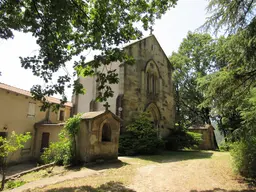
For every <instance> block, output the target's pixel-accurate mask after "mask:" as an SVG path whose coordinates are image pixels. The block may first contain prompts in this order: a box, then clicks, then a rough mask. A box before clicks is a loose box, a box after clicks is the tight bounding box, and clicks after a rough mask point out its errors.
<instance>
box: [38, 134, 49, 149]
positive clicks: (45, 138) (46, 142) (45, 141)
mask: <svg viewBox="0 0 256 192" xmlns="http://www.w3.org/2000/svg"><path fill="white" fill-rule="evenodd" d="M49 138H50V133H47V132H43V134H42V142H41V149H40V152H44V149H45V148H48V147H49Z"/></svg>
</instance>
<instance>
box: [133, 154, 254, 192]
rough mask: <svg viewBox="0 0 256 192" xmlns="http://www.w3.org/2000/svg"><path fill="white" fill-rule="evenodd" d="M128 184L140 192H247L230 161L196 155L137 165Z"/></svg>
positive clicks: (246, 187)
mask: <svg viewBox="0 0 256 192" xmlns="http://www.w3.org/2000/svg"><path fill="white" fill-rule="evenodd" d="M129 188H131V189H133V190H135V191H138V192H183V191H184V192H212V191H218V192H242V191H244V192H246V191H248V192H249V191H254V190H255V191H256V189H254V190H253V189H250V190H248V186H247V185H246V184H244V183H241V182H240V183H239V182H238V178H236V177H235V176H234V174H233V173H232V171H231V167H230V163H226V162H219V163H216V162H215V161H212V160H211V159H197V160H188V161H180V162H172V163H161V164H157V165H155V164H154V165H148V166H145V167H141V168H139V169H138V172H137V175H136V176H135V177H134V182H133V184H131V185H130V186H129Z"/></svg>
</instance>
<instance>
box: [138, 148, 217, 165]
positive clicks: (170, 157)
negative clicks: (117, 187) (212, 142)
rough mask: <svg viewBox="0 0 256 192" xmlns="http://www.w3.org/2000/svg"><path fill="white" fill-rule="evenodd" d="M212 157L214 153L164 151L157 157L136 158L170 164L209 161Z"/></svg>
mask: <svg viewBox="0 0 256 192" xmlns="http://www.w3.org/2000/svg"><path fill="white" fill-rule="evenodd" d="M212 155H213V152H210V151H164V152H161V153H160V154H157V155H144V156H136V158H139V159H143V160H148V161H153V162H157V163H168V162H176V161H184V160H190V159H207V158H211V157H212Z"/></svg>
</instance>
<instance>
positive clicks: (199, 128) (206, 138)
mask: <svg viewBox="0 0 256 192" xmlns="http://www.w3.org/2000/svg"><path fill="white" fill-rule="evenodd" d="M188 130H189V131H191V132H194V133H201V134H202V139H203V141H202V143H201V144H200V145H199V149H202V150H216V149H218V145H217V141H216V138H215V134H214V127H213V126H212V125H209V124H206V125H195V126H192V127H189V128H188Z"/></svg>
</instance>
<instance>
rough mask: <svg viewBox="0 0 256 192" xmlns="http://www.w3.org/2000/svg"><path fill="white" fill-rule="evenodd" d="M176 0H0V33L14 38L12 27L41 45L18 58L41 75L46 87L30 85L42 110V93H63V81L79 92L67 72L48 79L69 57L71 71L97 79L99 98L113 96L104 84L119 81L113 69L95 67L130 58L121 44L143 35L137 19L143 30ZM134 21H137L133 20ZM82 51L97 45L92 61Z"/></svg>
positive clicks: (64, 97) (75, 91)
mask: <svg viewBox="0 0 256 192" xmlns="http://www.w3.org/2000/svg"><path fill="white" fill-rule="evenodd" d="M176 3H177V0H153V1H147V0H140V1H137V0H96V1H95V0H88V1H83V0H54V1H53V0H1V1H0V6H1V10H0V25H1V29H0V38H3V39H8V38H13V37H14V34H13V30H16V31H21V32H24V33H31V34H32V35H33V36H34V37H35V38H36V39H37V40H36V41H37V44H38V45H39V46H40V50H39V53H38V55H34V56H29V57H25V58H20V59H21V63H22V67H24V68H25V69H30V70H31V71H32V73H33V74H34V75H35V76H38V77H40V78H42V79H43V80H44V81H45V83H47V86H46V87H45V88H43V87H41V86H40V85H35V86H33V88H32V89H31V92H32V94H33V95H34V97H35V98H36V99H39V100H43V101H44V105H43V109H44V108H46V107H49V104H48V103H47V102H46V98H45V97H44V96H52V95H53V94H60V95H62V103H64V102H65V101H66V100H67V98H66V95H65V86H69V87H71V86H72V85H73V93H74V94H79V93H84V90H83V87H82V85H81V84H80V83H79V82H78V81H76V80H75V81H74V82H73V84H72V82H71V76H70V75H68V74H67V75H63V76H59V77H58V78H57V82H56V83H54V84H50V83H49V82H51V81H52V80H53V78H54V76H55V74H56V72H58V70H59V69H61V68H65V66H66V64H67V62H68V61H71V59H74V57H75V56H80V59H77V60H75V61H74V66H73V67H74V69H75V70H76V73H75V74H74V75H76V74H78V75H82V76H88V75H92V74H95V75H97V81H98V82H99V84H100V94H99V98H98V99H99V100H101V101H104V100H106V98H108V97H111V96H113V91H112V90H111V88H110V86H109V85H108V84H113V83H117V82H118V77H117V74H116V73H115V70H109V71H108V72H107V73H105V72H104V73H103V72H99V71H98V72H95V71H96V70H95V69H97V68H98V67H99V66H101V65H103V66H104V65H107V64H109V63H110V62H111V61H117V60H119V61H121V62H125V63H127V64H129V63H133V59H132V58H130V57H129V56H128V55H127V54H125V53H124V52H123V51H122V49H120V48H119V47H120V45H122V44H123V43H127V42H129V41H130V40H135V39H139V38H141V37H142V31H141V30H140V29H138V28H137V27H136V25H137V24H138V23H141V24H142V26H143V29H144V30H147V29H148V28H149V27H150V25H153V24H154V21H155V19H158V18H160V17H161V16H162V15H163V14H164V13H165V12H166V11H167V10H168V9H169V8H171V7H174V6H175V4H176ZM135 24H136V25H135ZM86 50H99V51H100V52H101V53H100V54H99V55H97V56H95V57H94V61H92V62H90V63H86V62H85V59H86V58H85V56H84V54H85V51H86Z"/></svg>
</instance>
